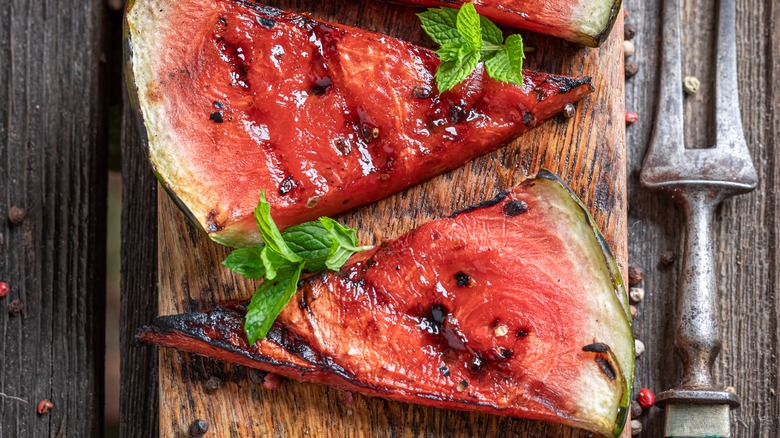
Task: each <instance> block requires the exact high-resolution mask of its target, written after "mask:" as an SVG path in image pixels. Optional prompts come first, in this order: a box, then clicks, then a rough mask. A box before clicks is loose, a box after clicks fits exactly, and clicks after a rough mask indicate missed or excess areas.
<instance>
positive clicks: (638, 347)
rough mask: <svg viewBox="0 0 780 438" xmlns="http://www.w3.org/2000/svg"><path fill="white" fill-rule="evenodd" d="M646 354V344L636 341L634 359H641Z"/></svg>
mask: <svg viewBox="0 0 780 438" xmlns="http://www.w3.org/2000/svg"><path fill="white" fill-rule="evenodd" d="M644 352H645V344H644V342H642V341H640V340H639V339H634V357H639V356H641V355H642V353H644Z"/></svg>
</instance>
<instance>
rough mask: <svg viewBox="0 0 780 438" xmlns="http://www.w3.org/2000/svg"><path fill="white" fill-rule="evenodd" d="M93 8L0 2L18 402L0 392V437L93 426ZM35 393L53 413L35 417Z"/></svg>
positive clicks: (99, 24) (7, 366) (1, 227)
mask: <svg viewBox="0 0 780 438" xmlns="http://www.w3.org/2000/svg"><path fill="white" fill-rule="evenodd" d="M104 13H105V7H104V3H103V2H102V1H99V0H90V1H84V2H77V3H72V2H66V1H57V0H48V1H43V2H28V1H19V0H12V1H5V2H2V4H0V84H2V85H0V281H5V282H8V284H9V285H10V293H9V294H8V296H6V297H5V298H0V358H1V359H0V392H2V393H4V394H6V395H11V396H15V397H19V398H21V399H24V400H25V401H26V403H24V402H20V401H18V400H16V399H11V398H7V397H3V396H0V437H27V436H36V437H37V436H54V435H57V434H60V433H61V434H62V436H66V435H67V436H96V435H99V434H100V433H101V431H102V429H103V421H102V420H103V350H104V328H103V327H104V308H105V288H104V285H105V233H106V231H105V217H106V203H105V197H106V183H107V174H106V166H105V149H106V138H105V126H106V123H105V122H106V111H105V109H104V108H103V106H102V101H101V97H102V90H103V87H102V85H103V84H104V83H105V82H104V80H105V78H104V77H102V72H103V68H102V67H101V64H100V59H101V52H102V50H103V42H104V38H103V35H104V33H103V18H104ZM13 206H18V207H21V208H24V209H26V218H25V219H24V221H22V222H21V223H19V224H13V223H11V222H10V221H9V220H7V219H6V212H7V211H8V209H9V208H11V207H13ZM15 300H20V302H21V303H22V305H23V308H22V310H21V313H18V314H9V312H8V311H7V308H8V306H9V305H11V304H12V303H13V302H14V301H15ZM42 399H50V400H51V401H52V402H53V403H54V409H53V410H52V411H51V413H50V414H48V415H43V416H39V415H37V414H36V405H37V403H38V401H39V400H42Z"/></svg>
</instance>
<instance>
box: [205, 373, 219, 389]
mask: <svg viewBox="0 0 780 438" xmlns="http://www.w3.org/2000/svg"><path fill="white" fill-rule="evenodd" d="M219 388H222V380H220V379H219V377H214V376H211V377H209V379H208V380H206V391H209V392H213V391H216V390H218V389H219Z"/></svg>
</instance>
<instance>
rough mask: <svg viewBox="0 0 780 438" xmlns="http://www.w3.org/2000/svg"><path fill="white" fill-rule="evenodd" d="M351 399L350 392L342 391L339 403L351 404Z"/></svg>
mask: <svg viewBox="0 0 780 438" xmlns="http://www.w3.org/2000/svg"><path fill="white" fill-rule="evenodd" d="M352 400H353V397H352V392H350V391H344V392H343V393H342V394H341V404H342V405H351V404H352Z"/></svg>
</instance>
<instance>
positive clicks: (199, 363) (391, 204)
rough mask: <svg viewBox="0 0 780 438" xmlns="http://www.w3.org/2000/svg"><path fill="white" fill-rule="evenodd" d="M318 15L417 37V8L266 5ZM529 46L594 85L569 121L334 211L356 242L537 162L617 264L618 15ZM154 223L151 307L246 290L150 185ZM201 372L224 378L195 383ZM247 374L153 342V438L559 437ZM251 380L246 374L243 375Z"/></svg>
mask: <svg viewBox="0 0 780 438" xmlns="http://www.w3.org/2000/svg"><path fill="white" fill-rule="evenodd" d="M269 3H270V4H272V5H274V6H280V7H285V8H289V9H293V10H299V11H311V12H312V14H313V15H314V16H316V17H319V18H324V19H327V20H332V21H337V22H341V23H345V24H348V25H354V26H358V27H362V28H365V29H370V30H375V31H381V32H385V33H389V34H390V35H393V36H397V37H401V38H403V39H406V40H409V41H412V42H415V43H426V40H424V39H423V37H422V35H421V31H420V27H419V24H418V22H417V19H416V17H415V15H414V14H415V12H417V10H415V9H411V8H408V7H403V6H397V5H390V4H386V3H377V2H369V1H360V2H353V1H346V0H344V1H330V2H316V1H274V2H269ZM526 44H527V45H530V46H533V47H535V48H536V51H535V52H533V53H530V54H529V57H528V60H527V65H528V66H529V67H531V68H535V69H539V70H542V71H547V72H553V73H560V74H566V75H575V76H577V75H589V76H592V77H593V80H594V85H595V87H596V92H595V93H594V94H593V95H591V96H590V97H588V98H586V99H585V100H584V101H582V102H581V103H580V104H579V105H578V109H577V113H576V116H575V117H574V118H572V119H564V118H557V119H554V120H551V121H550V122H548V123H547V124H545V125H543V126H542V127H540V128H537V129H535V130H533V131H532V132H529V133H528V134H526V135H525V136H524V137H522V138H521V139H520V140H518V141H515V142H514V143H512V144H511V145H509V146H507V147H505V148H503V149H501V150H499V151H496V152H495V153H492V154H488V155H486V156H483V157H481V158H479V159H477V160H475V161H473V162H471V163H468V164H466V165H465V166H463V167H462V168H460V169H458V170H456V171H453V172H450V173H448V174H445V175H442V176H440V177H438V178H435V179H433V180H431V181H429V182H427V183H424V184H422V185H420V186H417V187H414V188H411V189H409V190H407V191H405V192H402V193H400V194H398V195H396V196H393V197H391V198H388V199H386V200H384V201H381V202H378V203H376V204H374V205H371V206H368V207H365V208H361V209H359V210H356V211H354V212H351V213H348V214H346V215H343V216H341V217H340V220H342V221H343V222H344V223H346V224H348V225H350V226H352V227H356V228H357V229H358V230H359V233H358V234H359V236H360V240H361V243H377V242H380V241H381V240H382V239H385V238H390V237H394V236H398V235H400V234H402V233H404V232H406V231H408V230H409V229H411V228H413V227H415V226H417V225H419V224H422V223H424V222H426V221H428V220H431V219H433V218H437V217H441V216H444V215H447V214H449V213H451V212H453V211H456V210H458V209H462V208H464V207H466V206H469V205H472V204H474V203H477V202H479V201H482V200H485V199H488V198H491V197H493V196H494V194H495V193H497V192H498V191H499V190H501V189H504V188H507V187H511V186H513V185H514V184H516V183H518V182H520V181H522V180H523V179H524V178H526V177H527V176H529V175H533V174H534V173H535V172H536V171H537V170H538V169H539V168H541V167H546V168H548V169H551V170H553V171H555V172H557V173H558V174H560V175H562V176H563V177H564V179H565V180H566V181H568V182H569V183H570V184H571V185H572V187H573V188H574V190H575V191H576V192H577V193H578V194H579V195H580V196H582V197H583V199H584V200H585V202H586V204H587V205H588V207H589V208H590V210H591V212H593V214H594V215H595V217H596V220H597V222H598V224H599V225H600V227H601V228H602V230H604V231H605V234H606V236H607V239H608V240H609V241H610V242H611V244H612V247H613V249H614V251H615V254H616V256H617V258H618V261H619V264H620V265H621V267H623V268H625V267H626V251H627V250H626V237H625V236H626V198H625V143H624V135H625V124H624V117H623V112H624V108H623V85H624V80H623V55H622V50H623V49H622V20H619V23H618V24H617V26H616V31H615V32H614V33H613V35H612V37H610V39H609V40H608V42H607V43H606V44H605V45H604V46H603V47H602V48H601V49H598V50H590V49H582V48H579V47H576V46H574V45H571V44H567V43H564V42H562V41H559V40H553V39H547V38H542V37H538V36H535V35H530V34H529V35H527V36H526ZM158 208H159V215H158V217H159V221H158V224H157V226H158V276H159V277H158V279H159V295H158V297H159V301H158V305H159V312H160V314H173V313H180V312H187V311H194V310H199V309H205V308H208V307H212V306H214V305H215V304H217V303H219V302H223V301H228V300H233V299H242V298H248V297H249V296H251V293H252V291H253V289H254V284H253V283H250V282H246V281H243V280H242V279H240V278H237V277H236V276H234V275H233V274H232V273H231V272H230V271H229V270H227V269H226V268H224V267H222V266H221V265H220V262H221V261H222V260H224V258H225V257H226V256H227V254H228V252H229V250H228V248H225V247H221V246H219V245H217V244H214V243H212V242H210V241H209V240H208V239H207V238H206V237H205V236H204V235H202V234H199V233H198V232H197V231H196V230H194V229H193V228H192V227H191V226H190V225H189V224H188V223H187V222H186V221H185V219H184V216H183V215H182V214H181V213H180V212H179V211H178V210H177V208H176V207H175V205H174V204H173V202H172V201H171V200H170V199H169V198H168V197H167V196H166V195H165V194H164V193H163V192H162V191H160V195H159V204H158ZM210 377H217V378H219V379H221V380H222V381H223V382H224V384H223V386H222V388H220V389H219V390H216V391H211V392H209V391H207V390H206V389H205V386H204V384H205V382H206V380H208V379H209V378H210ZM252 377H253V374H251V373H249V372H248V370H246V369H242V368H239V367H235V366H230V365H225V364H219V363H215V362H213V361H210V360H207V359H203V358H201V357H197V356H193V355H190V354H185V353H179V352H177V351H174V350H162V351H160V355H159V379H160V390H159V398H160V410H159V422H160V424H159V427H160V429H159V433H160V435H161V436H182V435H184V434H186V431H187V428H188V427H189V425H190V424H191V423H192V422H193V421H194V420H195V419H198V418H199V419H203V420H205V421H206V422H207V423H208V424H209V425H210V429H209V430H210V432H213V433H214V436H288V437H299V436H307V435H310V436H448V437H449V436H500V435H512V434H520V435H523V436H539V437H542V436H544V437H570V436H585V435H586V434H585V433H583V432H580V431H577V430H574V429H569V428H566V427H562V426H557V425H551V424H544V423H540V422H530V421H522V420H516V419H509V418H505V417H498V416H492V415H480V414H470V413H463V412H456V411H446V410H439V409H434V408H431V407H421V406H415V405H409V404H403V403H398V402H389V401H385V400H382V399H379V398H371V397H363V396H360V395H357V394H355V395H354V396H353V399H352V402H351V403H345V402H344V398H345V397H348V396H347V395H345V394H344V393H343V392H341V391H338V390H334V389H330V388H326V387H319V386H315V385H309V384H300V383H296V382H285V383H283V384H282V386H281V388H280V389H278V390H276V391H265V390H263V389H262V385H261V384H260V385H258V384H257V383H255V382H254V381H253V379H252ZM254 380H257V379H254Z"/></svg>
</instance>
